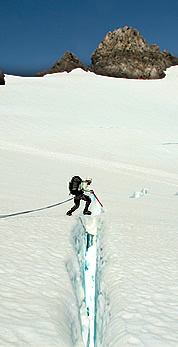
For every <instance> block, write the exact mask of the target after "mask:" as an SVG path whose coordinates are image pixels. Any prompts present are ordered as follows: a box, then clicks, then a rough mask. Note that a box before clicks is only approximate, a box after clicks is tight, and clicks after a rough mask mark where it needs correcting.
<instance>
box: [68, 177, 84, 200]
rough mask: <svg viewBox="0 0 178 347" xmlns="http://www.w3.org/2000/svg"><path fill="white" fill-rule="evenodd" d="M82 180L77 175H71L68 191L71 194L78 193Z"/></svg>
mask: <svg viewBox="0 0 178 347" xmlns="http://www.w3.org/2000/svg"><path fill="white" fill-rule="evenodd" d="M81 182H82V179H81V178H80V177H79V176H73V177H72V179H71V181H70V182H69V191H70V193H71V194H72V195H77V194H79V193H80V192H79V190H78V187H79V185H80V183H81Z"/></svg>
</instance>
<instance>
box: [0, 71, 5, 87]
mask: <svg viewBox="0 0 178 347" xmlns="http://www.w3.org/2000/svg"><path fill="white" fill-rule="evenodd" d="M4 84H5V79H4V74H3V72H2V70H0V85H4Z"/></svg>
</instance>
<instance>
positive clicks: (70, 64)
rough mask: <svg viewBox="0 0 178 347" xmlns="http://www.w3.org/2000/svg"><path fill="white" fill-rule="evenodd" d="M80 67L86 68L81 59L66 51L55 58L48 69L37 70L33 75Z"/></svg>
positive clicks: (68, 70)
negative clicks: (60, 56) (58, 58)
mask: <svg viewBox="0 0 178 347" xmlns="http://www.w3.org/2000/svg"><path fill="white" fill-rule="evenodd" d="M77 68H81V69H83V70H86V67H85V66H84V64H83V63H82V62H81V60H80V59H79V58H78V57H77V56H76V55H75V54H73V53H71V52H69V51H66V52H65V54H64V55H63V57H62V58H61V59H60V60H57V61H56V62H55V63H54V65H53V66H52V67H51V68H50V69H49V70H44V71H42V72H38V73H37V74H36V75H35V76H37V77H39V76H44V75H46V74H52V73H56V72H64V71H67V72H70V71H72V70H74V69H77Z"/></svg>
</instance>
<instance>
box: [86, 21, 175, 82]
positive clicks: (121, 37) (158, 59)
mask: <svg viewBox="0 0 178 347" xmlns="http://www.w3.org/2000/svg"><path fill="white" fill-rule="evenodd" d="M91 61H92V63H91V65H90V66H89V70H90V71H93V72H95V73H96V74H100V75H105V76H113V77H126V78H140V79H154V78H162V77H164V76H165V73H164V70H166V68H167V67H170V66H172V65H177V64H178V58H176V57H174V56H173V55H172V54H171V53H169V52H167V51H164V52H163V53H160V50H159V47H158V46H157V45H155V44H153V45H151V46H150V45H149V44H148V43H147V42H146V40H145V39H144V38H143V37H142V36H141V34H140V32H139V31H138V30H136V29H133V28H132V27H128V26H125V27H124V28H120V29H115V30H114V31H113V32H108V33H107V35H106V36H105V38H104V40H103V41H102V42H101V43H100V44H99V46H98V47H97V49H96V50H95V51H94V53H93V54H92V56H91Z"/></svg>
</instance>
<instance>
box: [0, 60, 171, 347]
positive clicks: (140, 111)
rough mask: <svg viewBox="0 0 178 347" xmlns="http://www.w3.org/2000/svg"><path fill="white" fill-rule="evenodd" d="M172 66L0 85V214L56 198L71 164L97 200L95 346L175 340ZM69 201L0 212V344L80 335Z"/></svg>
mask: <svg viewBox="0 0 178 347" xmlns="http://www.w3.org/2000/svg"><path fill="white" fill-rule="evenodd" d="M177 78H178V70H177V67H173V68H170V69H168V71H167V77H166V78H165V79H163V80H159V81H135V80H124V79H113V78H107V77H101V76H95V75H94V74H91V73H85V72H83V71H80V70H74V71H73V72H72V73H70V74H67V73H63V74H54V75H49V76H46V77H44V78H21V77H14V76H6V80H7V83H6V85H5V87H1V88H0V156H1V170H0V206H1V211H0V215H2V214H8V213H13V212H18V211H23V210H27V209H35V208H39V207H43V206H47V205H50V204H53V203H57V202H59V201H61V200H65V199H67V197H68V196H67V182H68V181H69V180H70V178H71V176H72V175H74V174H79V175H80V176H81V177H83V178H85V177H88V176H91V177H93V186H92V188H93V189H94V190H95V191H96V194H97V195H98V197H99V198H100V200H101V201H102V203H103V205H104V208H105V214H104V215H102V216H101V217H102V218H104V226H103V228H100V229H101V230H102V232H101V235H102V236H101V237H100V238H98V240H96V243H97V242H99V246H97V247H98V248H97V249H98V253H97V262H96V269H97V271H96V273H97V279H96V292H97V295H96V297H97V304H96V307H97V309H96V312H95V314H96V321H95V345H96V347H100V346H102V347H105V346H110V347H118V346H123V347H125V346H139V347H142V346H147V347H153V346H154V347H157V346H161V347H164V346H166V347H168V346H169V347H175V346H177V336H176V334H177V315H176V314H177V311H176V307H177V306H176V305H177V287H178V285H177V279H176V269H177V265H176V261H177V259H176V251H177V249H176V243H177V225H178V215H177V192H178V178H177V169H178V163H177V143H178V141H177V120H178V114H177V109H178V100H177ZM143 188H147V189H148V191H149V194H147V195H143V196H141V197H140V198H139V199H137V198H131V196H132V194H133V192H140V191H141V190H142V189H143ZM71 205H72V202H69V203H67V204H64V205H61V206H60V207H56V208H54V209H51V210H48V211H47V210H46V211H41V212H38V213H34V214H31V215H26V216H23V217H22V216H18V217H13V218H7V219H0V235H1V243H0V277H1V281H0V297H1V310H0V326H1V328H0V344H1V345H2V346H3V347H4V346H11V345H13V346H14V347H15V346H17V347H19V346H38V347H42V346H43V347H44V346H46V347H50V346H51V347H54V346H59V345H60V346H61V347H70V346H71V347H72V346H77V347H83V346H84V345H85V342H86V340H87V338H86V336H87V331H88V330H87V329H88V328H87V327H88V317H87V316H86V311H85V308H84V306H83V303H84V290H83V289H82V286H83V277H82V276H83V275H82V273H81V263H80V262H79V260H78V256H77V255H76V248H75V247H74V244H73V236H74V234H75V232H76V233H77V234H78V237H77V240H78V241H77V242H81V243H82V242H83V241H82V238H81V237H80V236H82V234H81V232H82V229H79V227H77V230H75V228H76V220H75V217H72V218H71V219H69V218H68V217H67V216H65V213H66V211H67V210H68V209H69V207H70V206H71ZM82 207H83V203H81V208H80V210H79V212H76V214H75V216H78V213H79V214H80V212H81V211H82ZM98 217H99V216H98ZM98 217H96V218H98ZM77 225H78V224H77ZM91 229H93V227H92V228H91ZM74 230H75V231H74ZM81 245H82V244H81ZM81 245H80V243H79V246H81ZM79 248H80V247H79ZM81 259H83V258H81ZM80 261H82V260H80ZM81 323H82V325H81ZM81 326H83V330H82V329H81ZM82 333H83V336H82Z"/></svg>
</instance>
